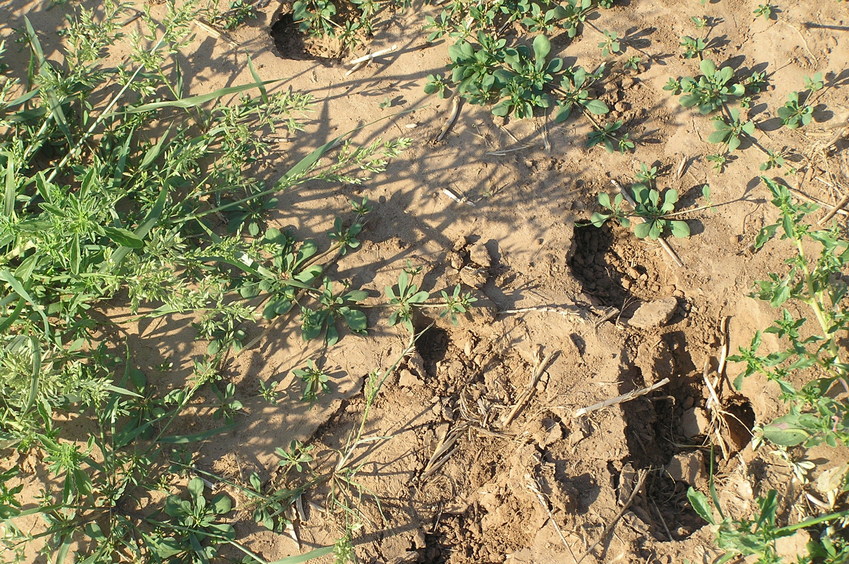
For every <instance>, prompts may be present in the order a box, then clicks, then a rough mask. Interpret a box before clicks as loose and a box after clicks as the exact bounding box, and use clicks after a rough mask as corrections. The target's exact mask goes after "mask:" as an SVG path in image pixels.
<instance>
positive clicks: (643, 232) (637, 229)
mask: <svg viewBox="0 0 849 564" xmlns="http://www.w3.org/2000/svg"><path fill="white" fill-rule="evenodd" d="M651 228H652V223H651V222H645V223H638V224H637V225H635V226H634V235H635V236H636V237H637V239H645V238H646V237H648V236H649V233H650V232H651Z"/></svg>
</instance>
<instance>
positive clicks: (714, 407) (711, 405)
mask: <svg viewBox="0 0 849 564" xmlns="http://www.w3.org/2000/svg"><path fill="white" fill-rule="evenodd" d="M709 367H710V365H709V364H708V362H705V367H704V369H703V370H702V378H703V379H704V381H705V386H707V389H708V392H709V395H710V397H709V398H708V400H707V404H706V406H707V409H708V411H710V414H711V426H712V427H713V433H714V434H715V435H716V441H717V443H719V449H720V450H721V451H722V459H723V460H728V449H727V448H726V444H725V439H723V438H722V432H721V428H722V427H725V428H726V429H727V428H728V422H727V421H726V420H725V414H726V413H728V412H727V411H725V410H724V409H722V403H721V402H720V401H719V396H718V395H717V394H716V389H715V385H714V384H713V383H711V381H710V378H708V371H709ZM718 378H719V377H718V376H717V379H718Z"/></svg>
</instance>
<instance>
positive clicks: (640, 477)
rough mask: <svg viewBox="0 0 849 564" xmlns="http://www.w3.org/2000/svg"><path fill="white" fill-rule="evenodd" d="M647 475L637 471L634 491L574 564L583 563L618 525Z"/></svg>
mask: <svg viewBox="0 0 849 564" xmlns="http://www.w3.org/2000/svg"><path fill="white" fill-rule="evenodd" d="M647 475H648V472H646V471H645V470H637V481H636V483H635V484H634V489H633V491H631V495H630V496H629V497H628V500H627V501H626V502H625V503H624V504H623V505H622V509H620V510H619V513H617V514H616V517H614V518H613V520H612V521H611V522H610V523H609V524H608V525H607V526H606V527H605V528H604V531H602V532H601V536H600V537H599V538H598V540H597V541H595V542H594V543H593V544H592V545H590V547H589V548H588V549H587V550H586V552H584V553H583V554H582V555H581V557H580V558H578V560H577V562H576V563H575V564H581V561H583V559H584V558H586V557H587V555H588V554H590V553H591V552H592V551H593V550H594V549H595V547H597V546H598V545H599V544H600V543H601V542H602V541H603V540H604V539H606V538H607V536H608V535H609V534H610V533H611V532H612V531H613V529H614V527H616V524H617V523H619V520H620V519H622V516H623V515H625V512H626V511H628V508H629V507H631V504H632V503H633V502H634V499H636V497H637V494H639V493H640V490H642V489H643V483H644V482H645V481H646V476H647Z"/></svg>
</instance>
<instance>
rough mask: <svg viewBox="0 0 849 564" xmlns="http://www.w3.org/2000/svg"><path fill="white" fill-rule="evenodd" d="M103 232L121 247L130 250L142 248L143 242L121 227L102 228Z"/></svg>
mask: <svg viewBox="0 0 849 564" xmlns="http://www.w3.org/2000/svg"><path fill="white" fill-rule="evenodd" d="M103 232H104V233H105V234H106V236H107V237H109V239H111V240H112V241H114V242H115V243H118V244H119V245H121V246H122V247H130V248H131V249H140V248H142V247H143V246H144V241H143V240H142V239H141V237H139V236H138V235H136V234H135V233H133V232H132V231H129V230H127V229H124V228H122V227H108V226H106V227H104V228H103Z"/></svg>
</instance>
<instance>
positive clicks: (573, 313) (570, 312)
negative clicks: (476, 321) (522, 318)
mask: <svg viewBox="0 0 849 564" xmlns="http://www.w3.org/2000/svg"><path fill="white" fill-rule="evenodd" d="M529 311H542V312H546V313H556V314H558V315H563V316H570V317H580V318H581V319H586V317H587V316H586V312H585V311H583V308H581V307H580V306H576V305H572V306H568V305H564V306H531V307H520V308H516V309H505V310H502V311H499V312H498V315H506V314H508V313H525V312H529ZM608 313H609V312H605V313H604V314H603V315H607V314H608Z"/></svg>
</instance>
